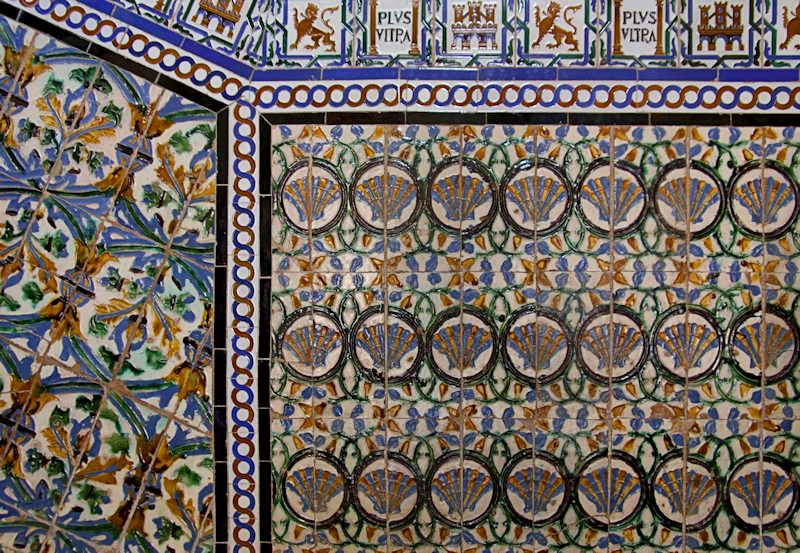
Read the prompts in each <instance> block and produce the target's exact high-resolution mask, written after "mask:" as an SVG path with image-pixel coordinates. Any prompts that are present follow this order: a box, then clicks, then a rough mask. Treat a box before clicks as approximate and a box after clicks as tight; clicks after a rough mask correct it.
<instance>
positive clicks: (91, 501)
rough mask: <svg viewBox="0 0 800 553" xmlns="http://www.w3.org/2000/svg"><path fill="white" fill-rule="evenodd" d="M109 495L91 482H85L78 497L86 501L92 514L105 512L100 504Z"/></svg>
mask: <svg viewBox="0 0 800 553" xmlns="http://www.w3.org/2000/svg"><path fill="white" fill-rule="evenodd" d="M107 498H108V496H107V495H106V494H104V493H103V492H102V491H101V490H100V489H98V488H95V487H94V486H92V485H91V484H84V485H83V486H81V489H80V491H79V492H78V499H80V500H81V501H85V502H86V504H87V505H88V506H89V510H90V511H91V512H92V514H95V515H99V514H101V513H102V512H103V510H102V509H101V508H100V506H101V505H102V504H103V502H104V501H103V500H105V499H107Z"/></svg>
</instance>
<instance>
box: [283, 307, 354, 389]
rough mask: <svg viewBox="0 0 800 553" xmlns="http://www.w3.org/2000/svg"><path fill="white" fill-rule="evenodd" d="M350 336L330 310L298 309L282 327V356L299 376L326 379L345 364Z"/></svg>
mask: <svg viewBox="0 0 800 553" xmlns="http://www.w3.org/2000/svg"><path fill="white" fill-rule="evenodd" d="M346 336H347V335H346V334H345V332H344V330H342V327H341V325H340V324H339V320H338V319H337V317H336V316H335V315H334V314H333V313H332V312H331V311H330V310H328V309H326V308H324V307H317V306H313V307H304V308H302V309H298V310H297V311H295V312H294V313H292V314H291V315H289V316H288V317H286V320H285V321H284V323H283V324H282V325H281V328H280V329H279V330H278V355H279V359H282V360H283V363H284V366H286V368H287V369H288V370H289V372H290V373H292V374H293V375H294V376H295V377H297V378H299V379H301V380H304V381H308V382H322V381H324V380H327V379H329V378H331V377H332V376H333V375H334V374H336V373H337V372H338V371H339V370H340V369H341V368H342V366H343V365H344V362H345V358H346V357H347V356H346V352H347V338H346Z"/></svg>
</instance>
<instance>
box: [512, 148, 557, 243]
mask: <svg viewBox="0 0 800 553" xmlns="http://www.w3.org/2000/svg"><path fill="white" fill-rule="evenodd" d="M500 198H501V202H500V213H501V215H502V217H503V219H504V220H505V221H506V223H507V224H508V225H509V226H510V227H511V228H513V229H514V231H515V232H516V233H517V234H520V235H521V236H525V237H527V238H534V237H539V236H547V235H549V234H552V233H553V232H555V231H556V230H558V229H559V228H560V227H561V226H562V225H563V224H564V223H565V222H566V220H567V219H568V218H569V214H570V211H571V208H572V194H571V192H570V187H569V180H568V179H567V177H566V175H564V173H563V171H561V169H559V168H558V166H556V165H555V164H554V163H552V162H551V161H549V160H545V159H537V160H535V163H534V162H531V161H530V160H525V161H523V162H521V163H519V164H517V165H516V166H514V167H513V168H511V170H510V171H509V172H508V174H507V176H506V178H505V179H503V184H502V186H501V187H500Z"/></svg>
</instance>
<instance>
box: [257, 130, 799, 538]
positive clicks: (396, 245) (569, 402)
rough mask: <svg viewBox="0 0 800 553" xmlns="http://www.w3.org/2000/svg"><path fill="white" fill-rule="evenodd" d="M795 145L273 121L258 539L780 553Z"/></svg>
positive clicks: (791, 473)
mask: <svg viewBox="0 0 800 553" xmlns="http://www.w3.org/2000/svg"><path fill="white" fill-rule="evenodd" d="M793 138H794V130H793V129H775V128H760V127H740V128H739V127H724V128H698V127H658V126H654V127H621V126H611V127H601V126H566V125H564V126H508V125H506V126H502V125H497V126H492V125H489V126H470V125H454V126H443V125H440V126H437V125H405V126H372V125H357V126H344V125H343V126H313V125H312V126H299V127H283V126H280V125H278V126H275V127H274V128H273V136H272V144H273V148H272V191H271V194H272V196H271V198H273V205H272V210H273V228H272V236H273V256H274V258H275V259H280V261H279V262H278V263H277V264H276V265H275V266H274V269H273V279H274V280H273V283H272V334H273V338H272V339H273V343H274V352H275V353H274V357H273V359H272V361H273V365H272V368H271V371H270V375H271V389H270V410H271V413H272V416H273V420H274V422H273V423H272V438H271V462H272V469H273V474H274V477H275V479H276V480H275V482H276V495H275V497H274V502H273V506H272V508H273V513H274V514H275V516H274V517H273V520H274V523H273V529H272V534H271V544H272V547H273V550H278V551H284V550H285V551H290V550H295V549H296V548H300V549H311V550H314V549H315V548H324V547H333V548H340V549H341V550H353V551H355V550H359V551H387V550H388V551H459V550H460V551H466V550H470V551H472V550H474V551H479V550H489V551H507V550H514V551H517V550H519V551H538V550H542V549H546V550H549V549H554V550H562V549H564V550H576V551H577V550H580V551H594V550H597V549H606V548H610V549H611V550H627V549H637V550H644V551H664V550H669V551H695V550H715V551H753V550H762V548H765V549H770V550H781V551H784V550H786V551H789V550H793V549H794V547H795V546H796V544H795V540H794V538H793V537H792V536H793V522H792V521H793V520H794V517H795V516H796V512H797V502H798V500H799V499H800V488H798V482H797V472H796V467H795V462H794V459H793V454H792V453H791V448H792V447H793V446H792V444H793V440H794V437H793V431H792V428H793V425H794V424H795V420H796V418H797V417H796V416H795V403H796V395H795V392H794V390H795V388H796V386H795V384H794V380H795V372H796V371H795V369H796V366H797V358H798V355H799V354H800V329H798V322H797V318H796V315H795V313H794V308H793V307H792V306H793V302H794V299H793V298H794V292H793V289H792V288H793V282H794V278H793V276H791V275H793V271H794V261H793V260H792V258H793V256H795V255H796V252H797V247H796V244H795V238H796V237H795V236H794V234H795V233H794V230H793V228H794V225H795V224H796V212H797V209H798V188H797V186H798V185H797V181H796V177H795V170H796V168H795V157H796V156H794V155H793V152H794V148H795V145H794V142H793ZM292 243H293V245H291V244H292ZM287 244H290V247H287ZM293 248H297V249H293ZM293 251H295V252H296V254H293V253H292V252H293ZM278 256H280V257H278Z"/></svg>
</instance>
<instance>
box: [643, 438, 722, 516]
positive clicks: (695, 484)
mask: <svg viewBox="0 0 800 553" xmlns="http://www.w3.org/2000/svg"><path fill="white" fill-rule="evenodd" d="M684 475H685V477H684ZM650 490H651V492H652V505H653V510H654V511H655V513H656V515H658V517H659V518H660V519H661V520H662V521H663V522H664V524H665V525H666V526H668V527H670V528H673V529H677V530H680V529H681V528H682V527H683V525H684V524H686V529H687V530H690V531H694V530H698V529H700V528H703V527H704V526H707V525H708V524H709V523H710V522H711V520H712V519H713V518H714V516H715V515H716V514H717V509H718V508H719V505H720V503H721V501H722V490H721V487H720V484H719V481H718V480H717V476H716V474H715V473H714V469H713V468H712V467H711V465H710V464H709V463H707V462H705V461H704V460H702V459H699V458H695V457H693V456H690V457H689V458H688V459H687V461H686V465H685V470H684V462H683V452H682V451H674V452H672V453H670V454H668V455H666V456H665V457H664V458H663V459H662V460H661V462H660V463H659V464H658V466H657V467H656V469H655V471H654V472H653V478H652V480H651V483H650Z"/></svg>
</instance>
